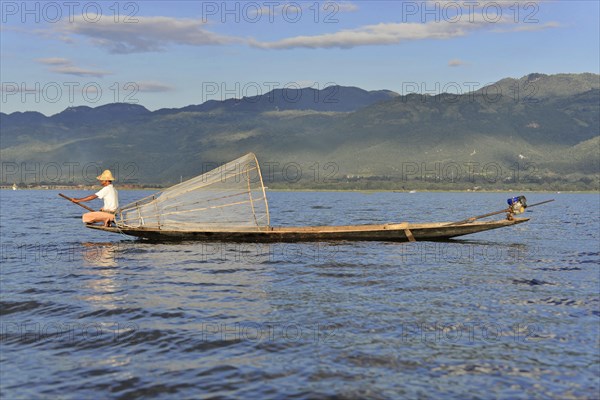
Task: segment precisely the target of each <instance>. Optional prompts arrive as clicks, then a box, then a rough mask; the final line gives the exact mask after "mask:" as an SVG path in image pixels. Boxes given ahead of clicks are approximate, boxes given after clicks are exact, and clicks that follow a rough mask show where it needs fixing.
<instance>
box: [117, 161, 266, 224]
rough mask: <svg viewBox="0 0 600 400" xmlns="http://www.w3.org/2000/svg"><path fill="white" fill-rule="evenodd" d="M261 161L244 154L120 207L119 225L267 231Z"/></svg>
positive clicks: (118, 214)
mask: <svg viewBox="0 0 600 400" xmlns="http://www.w3.org/2000/svg"><path fill="white" fill-rule="evenodd" d="M270 222H271V221H270V215H269V204H268V201H267V195H266V191H265V186H264V183H263V178H262V173H261V171H260V165H259V164H258V160H257V159H256V156H255V155H254V153H248V154H246V155H244V156H242V157H239V158H237V159H235V160H233V161H230V162H228V163H226V164H223V165H221V166H220V167H217V168H215V169H213V170H211V171H208V172H206V173H204V174H201V175H198V176H196V177H194V178H191V179H189V180H186V181H184V182H181V183H179V184H177V185H174V186H171V187H169V188H167V189H164V190H161V191H158V192H156V193H154V194H152V195H150V196H147V197H144V198H142V199H140V200H138V201H135V202H132V203H129V204H127V205H125V206H123V207H122V208H120V209H119V211H118V213H117V219H116V224H117V227H119V228H138V229H156V230H165V231H166V230H168V231H181V232H189V231H223V230H224V231H229V230H236V231H247V230H249V231H256V230H258V231H261V230H269V229H270Z"/></svg>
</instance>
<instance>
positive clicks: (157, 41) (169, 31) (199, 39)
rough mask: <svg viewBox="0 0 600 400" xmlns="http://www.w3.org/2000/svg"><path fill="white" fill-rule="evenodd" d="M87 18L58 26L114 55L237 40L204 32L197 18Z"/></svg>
mask: <svg viewBox="0 0 600 400" xmlns="http://www.w3.org/2000/svg"><path fill="white" fill-rule="evenodd" d="M90 20H94V17H93V16H90V15H87V16H86V19H84V18H83V17H76V18H74V20H73V22H68V23H63V24H61V25H60V26H59V27H58V29H59V30H60V31H61V33H63V34H67V35H69V36H73V35H78V36H83V37H87V38H89V39H90V40H91V43H93V44H94V45H97V46H100V47H104V48H106V49H108V51H109V52H110V53H117V54H128V53H143V52H154V51H162V50H164V49H165V48H166V47H167V45H169V44H182V45H190V46H207V45H223V44H229V43H231V42H234V41H236V40H237V39H236V38H233V37H228V36H222V35H219V34H216V33H212V32H209V31H207V30H206V29H204V28H203V27H204V25H206V23H203V22H202V21H201V20H199V19H198V20H195V19H189V18H172V17H141V16H139V17H136V21H137V22H135V23H123V22H121V23H115V22H114V21H113V20H112V19H108V18H100V20H99V21H98V22H89V21H90Z"/></svg>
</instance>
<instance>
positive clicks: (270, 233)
mask: <svg viewBox="0 0 600 400" xmlns="http://www.w3.org/2000/svg"><path fill="white" fill-rule="evenodd" d="M526 221H529V218H515V219H513V220H510V221H509V220H506V219H505V220H499V221H486V222H471V223H466V224H456V223H450V222H438V223H428V224H409V223H397V224H379V225H346V226H307V227H269V228H268V229H263V230H211V231H193V232H190V231H167V230H160V229H148V228H131V227H103V226H97V225H87V227H88V228H92V229H98V230H102V231H106V232H112V233H121V234H125V235H129V236H134V237H138V238H143V239H148V240H152V241H173V240H175V241H177V240H197V241H228V242H310V241H313V242H314V241H336V240H351V241H395V242H407V241H413V240H414V241H420V240H445V239H450V238H454V237H458V236H464V235H470V234H473V233H478V232H483V231H487V230H491V229H498V228H504V227H508V226H512V225H517V224H520V223H523V222H526Z"/></svg>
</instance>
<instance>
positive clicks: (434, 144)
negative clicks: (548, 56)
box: [0, 74, 600, 189]
mask: <svg viewBox="0 0 600 400" xmlns="http://www.w3.org/2000/svg"><path fill="white" fill-rule="evenodd" d="M292 99H293V101H292ZM0 124H1V128H2V129H1V156H2V161H3V163H8V164H7V165H10V166H11V168H12V169H10V170H9V171H8V172H7V171H4V172H3V177H2V180H3V182H4V183H11V184H12V182H13V181H15V180H16V181H17V182H20V180H19V178H20V176H19V175H18V174H17V173H15V172H14V171H15V166H17V167H18V168H17V170H19V168H21V167H20V166H21V165H38V166H37V167H30V168H39V169H40V170H41V169H43V168H44V165H49V164H51V163H53V164H56V165H59V166H63V167H62V168H65V167H64V165H69V166H70V167H69V168H72V171H71V173H70V174H68V175H72V176H67V174H66V173H64V172H63V174H62V177H61V179H63V178H64V179H63V180H68V179H70V180H72V181H81V180H82V179H81V178H82V176H83V177H85V176H86V174H87V175H90V174H91V173H92V172H90V171H92V170H94V168H96V167H97V168H108V167H112V168H113V169H118V170H119V174H120V175H121V180H122V181H130V182H136V183H148V184H150V183H153V184H169V183H172V182H176V181H179V179H181V177H183V178H186V177H191V176H194V175H197V174H199V173H201V172H203V171H205V170H207V169H209V168H210V167H212V166H214V165H216V164H218V163H221V162H224V161H228V160H230V159H233V158H235V157H237V156H240V155H242V154H245V153H246V152H250V151H252V152H254V153H256V154H257V156H258V158H259V161H260V162H261V163H262V164H263V170H265V169H267V170H266V171H263V172H264V173H265V175H266V180H267V183H268V184H273V185H274V186H277V185H278V184H286V183H287V184H289V183H294V184H299V185H304V186H307V187H323V186H330V187H331V186H334V187H335V186H339V187H353V186H352V185H354V184H356V185H358V186H357V187H371V186H370V185H371V183H368V184H364V182H375V183H373V184H372V185H374V186H373V187H377V185H379V186H381V187H385V188H402V187H404V186H406V185H408V186H411V185H412V186H415V185H416V186H419V187H421V186H423V185H425V186H428V187H438V186H439V187H440V188H452V186H450V187H449V186H448V185H455V187H456V188H459V186H460V188H463V187H471V186H481V185H483V186H489V185H499V184H502V185H509V184H515V185H517V184H521V185H527V184H538V185H550V186H552V185H555V186H557V187H560V185H561V184H567V183H568V184H571V185H575V187H576V188H588V189H593V188H595V187H597V184H598V173H599V168H600V166H599V159H600V155H599V153H600V141H599V137H600V136H599V135H600V76H599V75H595V74H559V75H542V74H530V75H528V76H525V77H523V78H520V79H512V78H508V79H503V80H500V81H498V82H497V83H495V84H493V85H489V86H487V87H485V88H481V89H479V90H476V91H474V92H470V93H465V94H462V95H455V94H447V93H446V94H439V95H437V96H426V95H418V94H409V95H405V96H400V95H398V94H396V93H394V92H392V91H374V92H367V91H364V90H362V89H358V88H350V87H339V86H338V87H332V88H326V89H323V90H322V91H314V90H313V89H301V90H297V91H292V90H291V89H289V90H288V91H287V92H284V91H282V90H278V91H273V92H270V93H267V94H265V95H263V96H259V97H254V98H245V99H237V100H236V99H232V100H225V101H222V102H218V101H210V102H206V103H203V104H199V105H193V106H188V107H184V108H181V109H162V110H157V111H154V112H151V111H149V110H147V109H145V108H144V107H142V106H139V105H132V104H109V105H105V106H100V107H96V108H89V107H73V108H69V109H67V110H65V111H63V112H61V113H59V114H56V115H53V116H50V117H46V116H44V115H42V114H39V113H33V112H26V113H13V114H10V115H7V114H0ZM11 163H12V164H11ZM23 163H24V164H23ZM36 163H37V164H36ZM265 165H266V167H265ZM77 168H79V169H80V170H77ZM83 168H87V169H88V171H87V172H84V171H83V170H82V169H83ZM11 171H12V172H11ZM9 172H10V174H9ZM21 175H22V174H21ZM26 175H27V174H26ZM46 175H48V174H46ZM55 175H56V174H55ZM34 176H35V174H29V178H33V177H34ZM24 178H28V177H27V176H25V177H24ZM37 178H38V179H39V178H52V179H46V181H50V183H56V182H54V181H56V180H57V179H55V176H54V175H53V176H44V174H43V173H40V174H39V175H38V177H37ZM67 178H68V179H67ZM23 180H26V179H23ZM29 180H32V179H29ZM39 180H42V179H39ZM53 180H54V181H53ZM297 181H298V182H297ZM361 182H362V183H361ZM386 182H387V183H386ZM460 182H462V183H460ZM459 183H460V184H459Z"/></svg>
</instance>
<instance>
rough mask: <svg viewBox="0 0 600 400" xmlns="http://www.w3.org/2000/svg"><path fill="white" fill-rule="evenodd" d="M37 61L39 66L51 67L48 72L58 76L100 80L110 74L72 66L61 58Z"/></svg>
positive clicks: (69, 61) (39, 59)
mask: <svg viewBox="0 0 600 400" xmlns="http://www.w3.org/2000/svg"><path fill="white" fill-rule="evenodd" d="M35 61H37V62H38V63H40V64H44V65H49V66H52V68H50V69H49V70H50V71H52V72H56V73H59V74H65V75H75V76H81V77H85V76H92V77H95V78H102V77H104V76H106V75H109V74H111V72H109V71H101V70H96V69H89V68H81V67H78V66H76V65H74V64H73V62H72V61H71V60H69V59H67V58H62V57H48V58H38V59H36V60H35Z"/></svg>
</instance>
